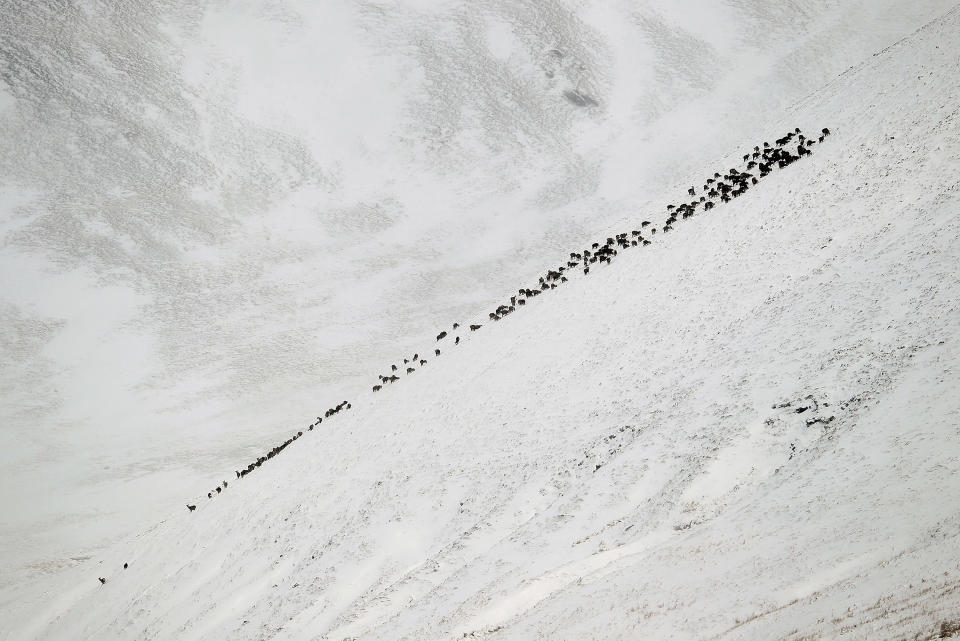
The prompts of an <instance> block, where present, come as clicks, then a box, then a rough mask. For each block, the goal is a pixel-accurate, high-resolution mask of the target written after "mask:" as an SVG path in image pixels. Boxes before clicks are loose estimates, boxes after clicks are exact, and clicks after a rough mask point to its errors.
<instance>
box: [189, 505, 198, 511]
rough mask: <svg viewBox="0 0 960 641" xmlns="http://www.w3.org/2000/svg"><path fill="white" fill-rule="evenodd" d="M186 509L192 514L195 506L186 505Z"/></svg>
mask: <svg viewBox="0 0 960 641" xmlns="http://www.w3.org/2000/svg"><path fill="white" fill-rule="evenodd" d="M187 509H188V510H190V511H191V512H193V511H194V510H195V509H197V506H196V505H187Z"/></svg>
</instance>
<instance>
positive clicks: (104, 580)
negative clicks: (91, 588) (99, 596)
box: [100, 577, 107, 585]
mask: <svg viewBox="0 0 960 641" xmlns="http://www.w3.org/2000/svg"><path fill="white" fill-rule="evenodd" d="M106 582H107V580H106V579H105V578H103V577H100V585H103V584H105V583H106Z"/></svg>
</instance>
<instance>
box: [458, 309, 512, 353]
mask: <svg viewBox="0 0 960 641" xmlns="http://www.w3.org/2000/svg"><path fill="white" fill-rule="evenodd" d="M521 304H523V303H522V301H521ZM453 344H454V345H459V344H460V337H459V336H457V340H455V341H453Z"/></svg>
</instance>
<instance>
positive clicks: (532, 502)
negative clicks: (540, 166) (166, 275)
mask: <svg viewBox="0 0 960 641" xmlns="http://www.w3.org/2000/svg"><path fill="white" fill-rule="evenodd" d="M704 28H707V27H704ZM904 35H905V37H904V38H903V39H902V40H899V41H898V42H897V43H896V44H894V45H892V46H889V47H887V48H886V49H884V50H882V51H879V52H878V53H877V54H876V55H874V56H870V57H868V58H866V59H865V60H864V61H863V62H862V63H860V64H858V65H856V66H855V67H853V68H851V69H849V70H848V71H846V72H844V73H842V74H841V75H839V76H838V77H836V78H835V79H834V80H832V81H830V82H829V83H827V84H826V85H825V86H823V87H822V88H820V89H818V90H816V91H814V92H812V93H810V94H809V95H807V96H806V97H804V98H802V99H801V100H799V101H797V102H795V103H793V104H792V105H791V106H790V107H789V108H787V109H786V111H785V113H783V114H782V116H781V118H780V119H779V121H777V122H771V123H769V125H767V124H764V125H763V126H764V129H763V130H762V131H757V132H755V135H754V137H753V138H750V139H748V140H744V141H742V142H741V144H740V146H741V147H743V148H742V149H741V148H731V149H730V150H729V155H728V156H727V157H717V158H715V159H714V160H712V161H711V162H707V161H706V159H705V160H704V161H703V164H702V166H700V167H698V168H696V170H691V171H690V173H689V174H683V175H678V176H676V184H675V185H674V189H673V192H672V196H666V195H665V196H664V199H663V202H669V200H668V199H674V200H675V199H677V198H680V197H681V195H682V190H683V189H684V188H685V187H683V185H687V184H691V183H696V181H698V180H701V179H702V178H703V177H704V176H707V175H709V174H711V173H712V172H713V171H714V170H718V169H722V168H724V167H728V166H732V165H734V164H736V161H737V160H738V159H739V156H740V155H742V154H743V153H745V152H746V151H747V150H748V149H749V148H751V147H752V146H753V144H756V143H757V142H760V141H761V140H762V139H764V138H770V139H772V138H774V137H776V136H778V135H781V134H782V133H784V132H785V131H788V130H790V129H792V128H793V127H794V126H800V127H801V128H803V129H805V130H808V131H815V130H817V129H819V128H820V127H821V126H829V127H830V128H831V129H832V130H833V136H831V137H830V138H828V139H827V141H825V143H824V144H823V145H822V146H820V147H819V148H818V149H817V151H816V154H815V155H814V156H813V157H811V158H807V159H804V160H803V161H802V162H798V163H796V164H795V165H793V166H792V167H789V168H787V169H786V170H784V171H781V172H778V173H775V174H774V175H772V176H770V177H769V178H767V179H765V180H764V181H763V182H762V183H761V184H760V185H759V186H757V187H756V188H754V189H752V190H751V191H750V192H748V194H747V195H746V196H744V197H741V198H740V199H738V200H736V201H734V202H732V203H730V204H726V205H722V206H720V207H718V208H717V209H715V210H713V211H712V212H710V213H709V214H706V215H699V216H696V217H694V218H692V219H690V220H687V221H684V222H682V224H680V223H678V225H677V227H676V229H675V230H674V231H673V232H671V233H670V234H667V235H663V234H658V235H657V236H656V237H655V240H656V242H654V243H653V244H652V245H651V246H649V247H646V248H642V249H641V248H638V249H635V250H630V251H626V252H623V253H622V255H621V256H619V257H618V258H617V259H615V260H614V262H613V264H612V265H610V266H605V267H598V268H596V269H594V270H592V271H591V274H590V275H589V276H587V277H582V276H580V277H575V278H572V279H571V281H570V282H569V283H567V284H565V285H564V286H563V287H561V288H559V289H557V290H556V291H552V292H549V293H548V294H546V295H544V296H542V297H540V298H537V299H535V300H532V301H531V302H530V303H529V304H528V305H527V306H526V307H525V308H524V309H523V310H522V312H518V313H516V314H514V315H511V316H510V317H508V318H507V319H505V320H503V321H502V322H499V323H487V322H485V319H484V317H483V315H482V314H480V313H479V312H478V313H477V314H476V315H475V317H474V318H464V317H460V318H459V319H458V320H460V322H461V323H464V324H465V323H468V322H482V323H484V327H483V328H482V329H481V330H480V331H478V332H475V333H470V332H462V331H461V332H460V335H461V337H462V341H461V344H460V345H459V346H457V347H456V348H453V347H452V346H451V345H450V344H449V342H447V343H445V344H444V347H445V353H444V354H443V356H442V357H440V358H437V359H431V362H430V363H429V364H428V365H427V366H425V367H423V368H420V369H419V370H418V371H417V372H416V373H415V374H413V375H411V376H409V377H404V378H403V380H402V381H401V382H400V383H398V384H396V385H394V386H389V387H387V388H386V389H384V390H383V391H381V392H379V393H377V394H372V393H370V392H369V391H368V390H369V387H368V386H367V387H364V388H363V392H362V393H356V394H354V395H352V396H351V402H352V408H351V409H350V410H349V411H347V412H344V413H341V414H338V415H337V416H335V417H332V418H330V419H328V420H325V421H324V422H323V424H322V426H321V427H320V428H318V429H315V430H313V431H310V432H306V433H305V436H304V438H302V439H300V440H298V441H296V442H295V443H293V444H292V445H291V446H290V447H288V448H287V449H286V450H285V451H284V452H283V453H282V454H281V455H280V456H279V457H277V458H276V459H273V460H271V461H269V462H268V463H266V464H265V465H263V467H262V468H260V469H258V470H257V471H256V472H255V473H254V474H252V475H250V476H248V477H246V478H243V479H240V480H236V481H234V478H233V473H232V470H233V469H234V468H239V467H240V465H241V464H240V463H234V464H233V465H232V466H229V465H222V464H221V465H220V468H219V469H220V471H219V472H217V471H213V470H211V474H212V477H211V478H212V479H213V480H212V482H211V483H210V485H213V484H215V483H217V482H219V481H220V480H223V479H227V480H229V481H230V486H229V488H228V489H227V490H226V491H225V492H224V493H223V494H222V495H220V496H217V497H216V498H215V499H214V500H208V499H206V498H205V497H201V496H200V494H199V490H196V489H195V490H193V491H192V494H190V498H189V500H190V501H191V502H196V503H197V504H198V506H199V507H198V508H197V511H196V512H194V513H188V511H187V510H186V509H185V508H183V507H180V508H179V509H176V510H174V509H170V510H165V511H164V512H163V515H162V517H158V519H157V521H158V522H156V524H155V525H154V526H153V527H151V528H149V529H146V530H144V531H142V532H140V533H138V534H135V535H132V536H129V537H127V538H125V539H124V540H122V541H119V542H117V543H115V544H113V545H110V546H109V547H108V548H106V549H104V550H102V551H101V552H99V553H97V554H96V556H95V557H94V558H91V559H88V560H85V561H83V562H81V563H77V564H74V565H73V566H72V567H68V568H65V569H63V570H62V571H59V572H56V573H51V574H48V575H46V576H41V577H39V578H35V579H32V580H30V581H21V582H20V583H19V584H18V585H17V586H16V590H15V592H14V591H13V590H11V589H8V590H7V591H6V593H5V594H4V600H3V602H2V619H0V621H2V625H0V638H3V639H71V640H75V639H184V640H188V639H224V638H229V639H265V638H269V639H290V640H294V639H305V640H306V639H311V640H312V639H336V640H338V641H339V640H340V639H390V640H396V639H440V638H450V639H453V638H463V637H464V636H466V637H468V638H483V639H531V638H551V639H618V638H622V639H637V638H650V639H672V638H677V639H693V638H696V639H772V638H785V639H787V638H789V639H801V638H804V639H818V638H844V639H879V638H891V639H892V638H935V637H938V636H940V634H941V631H945V633H947V634H949V631H950V630H951V627H950V626H951V625H952V623H951V622H955V621H957V619H958V617H960V590H958V586H960V583H958V578H960V564H958V557H957V550H958V549H960V545H958V543H960V541H958V535H960V511H958V507H957V506H958V498H960V396H958V395H957V393H956V390H957V389H958V388H960V371H958V369H957V363H958V356H960V349H958V345H957V336H958V335H960V332H958V329H960V327H958V325H960V313H958V312H960V310H958V298H960V251H958V250H957V238H958V235H960V220H958V213H960V108H958V107H957V105H958V104H960V65H958V62H960V58H958V52H960V9H953V10H951V11H950V12H949V13H948V14H946V15H945V16H944V17H942V18H941V19H937V20H935V21H933V22H931V23H929V24H927V25H926V26H924V27H923V28H921V29H919V30H918V31H916V32H914V33H910V34H904ZM484 37H486V38H490V39H493V40H495V41H496V44H495V47H494V49H495V51H496V53H497V55H500V56H503V55H509V52H510V51H511V45H510V38H509V34H507V33H506V32H505V31H504V29H503V28H502V27H495V26H494V27H491V31H489V32H486V35H485V36H484ZM664 193H665V194H666V193H667V192H666V191H665V192H664ZM644 207H646V205H643V206H640V205H638V206H637V208H636V209H635V211H636V213H633V212H629V213H626V214H625V215H624V222H623V224H622V225H621V224H617V225H614V226H612V227H611V228H610V229H607V230H604V231H603V232H602V234H601V235H604V236H605V235H609V234H610V233H615V232H620V231H627V230H629V229H630V228H631V227H632V226H635V225H636V223H637V221H638V220H639V219H642V218H645V217H647V216H646V215H644V214H643V213H642V212H643V210H644ZM661 207H662V204H660V203H657V209H658V210H659V209H660V208H661ZM586 240H593V239H587V238H581V239H580V240H579V241H578V242H577V243H576V244H573V245H571V246H570V247H569V250H570V251H575V250H577V249H579V247H580V246H582V243H583V241H586ZM558 256H559V257H561V258H562V256H563V254H562V253H558ZM507 292H509V289H506V291H505V292H503V293H507ZM130 304H131V305H135V304H136V302H135V301H131V303H130ZM451 320H454V319H451ZM437 327H441V328H442V325H441V324H438V325H437ZM446 340H447V341H449V338H448V339H446ZM434 344H435V343H434V341H433V338H432V336H430V337H425V338H423V339H422V340H421V341H420V343H419V344H417V345H416V346H415V347H414V349H418V350H419V351H421V352H426V353H429V352H427V350H428V349H430V350H432V348H433V346H434ZM414 349H411V350H410V351H411V352H412V351H414ZM371 378H372V375H371ZM372 382H376V381H375V380H373V381H372ZM358 389H360V388H358ZM338 400H339V399H338ZM801 407H808V408H809V409H807V410H806V411H804V412H802V413H798V412H797V410H798V409H799V408H801ZM831 417H832V420H829V419H830V418H831ZM817 418H820V419H823V422H816V423H809V424H808V421H811V420H813V419H817ZM827 421H829V422H827ZM301 422H302V421H301ZM296 429H303V427H299V428H297V427H294V428H291V429H288V430H287V432H286V434H289V433H290V432H291V431H295V430H296ZM237 460H238V461H240V460H246V459H244V458H242V457H238V458H237ZM193 497H197V498H195V499H194V498H193ZM124 562H128V563H129V564H130V567H129V569H127V570H123V569H121V566H122V564H123V563H124ZM98 576H103V577H105V578H106V579H107V582H106V584H104V585H102V586H101V585H100V584H99V582H98V581H97V577H98Z"/></svg>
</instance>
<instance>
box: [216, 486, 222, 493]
mask: <svg viewBox="0 0 960 641" xmlns="http://www.w3.org/2000/svg"><path fill="white" fill-rule="evenodd" d="M222 491H223V490H222V489H221V488H220V487H219V486H217V494H220V492H222Z"/></svg>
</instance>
